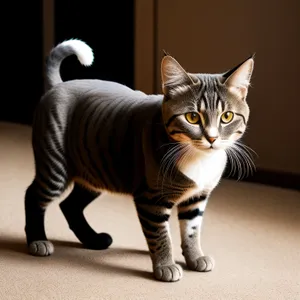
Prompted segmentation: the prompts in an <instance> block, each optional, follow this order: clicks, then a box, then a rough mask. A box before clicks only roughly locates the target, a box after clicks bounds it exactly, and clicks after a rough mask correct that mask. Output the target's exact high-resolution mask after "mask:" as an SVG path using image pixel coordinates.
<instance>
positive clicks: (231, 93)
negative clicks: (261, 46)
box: [161, 55, 254, 151]
mask: <svg viewBox="0 0 300 300" xmlns="http://www.w3.org/2000/svg"><path fill="white" fill-rule="evenodd" d="M253 67H254V60H253V57H250V58H248V59H246V60H245V61H244V62H242V63H241V64H239V65H238V66H236V67H234V68H233V69H231V70H230V71H227V72H225V73H222V74H195V73H188V72H186V71H185V70H184V69H183V68H182V66H181V65H180V64H179V63H178V62H177V61H176V60H175V59H174V58H173V57H171V56H170V55H165V56H164V58H163V59H162V63H161V76H162V89H163V93H164V101H163V108H162V112H163V119H164V122H165V127H166V131H167V133H168V134H169V136H170V137H171V138H172V139H173V140H175V141H177V142H181V143H189V144H192V145H193V146H194V147H195V148H197V149H199V150H203V151H214V150H218V149H227V148H228V147H230V146H232V145H233V144H234V143H235V141H237V140H238V139H240V138H241V137H242V136H243V134H244V132H245V130H246V126H247V122H248V118H249V113H250V110H249V107H248V104H247V102H246V97H247V93H248V87H249V84H250V78H251V75H252V71H253Z"/></svg>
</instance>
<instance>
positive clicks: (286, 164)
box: [156, 0, 300, 173]
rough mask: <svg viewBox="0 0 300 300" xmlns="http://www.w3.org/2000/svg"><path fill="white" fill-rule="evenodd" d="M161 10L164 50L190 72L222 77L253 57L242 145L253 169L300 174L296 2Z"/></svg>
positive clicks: (197, 4)
mask: <svg viewBox="0 0 300 300" xmlns="http://www.w3.org/2000/svg"><path fill="white" fill-rule="evenodd" d="M157 2H158V24H157V26H158V45H157V64H156V72H157V74H156V76H157V84H156V86H157V92H160V91H161V88H160V74H159V63H160V59H161V57H162V52H161V51H162V49H165V50H166V51H168V52H169V53H170V54H171V55H174V56H175V57H176V58H177V59H178V60H179V62H180V63H181V64H182V65H183V66H184V67H185V68H187V69H188V70H189V71H191V72H219V71H223V70H224V71H225V70H227V69H228V68H230V67H232V66H234V65H235V64H237V63H239V62H240V61H241V60H243V59H245V58H246V57H247V56H248V55H249V54H251V53H252V52H256V59H255V61H256V64H255V71H254V75H253V81H252V84H253V87H252V89H251V90H250V93H249V96H248V102H249V104H250V107H251V116H250V122H249V130H248V133H247V135H246V137H245V141H246V142H247V144H248V145H249V146H251V147H252V148H253V149H254V150H255V151H256V152H257V153H258V155H259V159H258V160H256V164H257V166H258V167H262V168H266V169H270V170H275V171H289V172H296V173H300V125H299V124H300V89H299V87H300V58H299V57H300V16H299V12H300V1H299V0H284V1H283V0H280V1H276V0H268V1H261V0H252V1H241V0H240V1H222V0H215V1H199V0H187V1H174V0H163V1H157Z"/></svg>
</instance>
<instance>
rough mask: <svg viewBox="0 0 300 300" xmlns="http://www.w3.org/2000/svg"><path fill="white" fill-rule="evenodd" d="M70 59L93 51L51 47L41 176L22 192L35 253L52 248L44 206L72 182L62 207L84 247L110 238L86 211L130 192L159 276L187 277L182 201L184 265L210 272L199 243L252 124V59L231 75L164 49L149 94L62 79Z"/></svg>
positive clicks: (38, 163) (85, 59) (37, 153)
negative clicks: (178, 256)
mask: <svg viewBox="0 0 300 300" xmlns="http://www.w3.org/2000/svg"><path fill="white" fill-rule="evenodd" d="M70 55H76V56H77V58H78V60H79V61H80V63H81V64H82V65H84V66H90V65H91V64H92V62H93V59H94V55H93V50H92V49H91V48H90V47H89V46H88V45H87V44H86V43H85V42H83V41H81V40H78V39H71V40H66V41H64V42H62V43H60V44H58V45H57V46H56V47H54V48H53V49H52V50H51V51H50V54H49V57H48V60H47V69H46V73H47V79H48V85H49V88H48V90H47V91H46V92H45V94H44V95H43V96H42V97H41V100H40V102H39V103H38V105H37V107H36V110H35V115H34V121H33V125H32V148H33V153H34V161H35V176H34V179H33V180H32V182H31V184H30V185H29V187H28V188H27V189H26V193H25V214H26V225H25V233H26V240H27V245H28V251H29V253H30V254H31V255H36V256H48V255H51V254H52V253H53V251H54V247H53V244H52V243H51V242H50V241H48V239H47V237H46V233H45V228H44V216H45V211H46V208H47V206H48V204H49V203H50V202H52V201H53V200H54V199H57V198H59V197H61V195H62V194H63V193H64V192H65V191H66V189H67V188H68V187H69V186H70V185H72V184H73V189H72V191H71V192H70V194H69V195H68V196H67V197H66V198H65V199H64V200H63V201H62V202H61V203H60V208H61V210H62V212H63V214H64V216H65V218H66V220H67V222H68V225H69V227H70V229H71V230H72V231H73V232H74V234H75V235H76V237H77V238H78V239H79V240H80V241H81V242H82V243H83V245H84V246H85V247H86V248H90V249H106V248H108V247H109V246H110V245H111V243H112V238H111V236H110V235H109V234H107V233H96V232H95V231H94V230H93V229H92V228H91V227H90V226H89V224H88V222H87V221H86V219H85V217H84V214H83V210H84V209H85V207H86V206H87V205H88V204H89V203H91V202H92V201H93V200H94V199H96V198H97V197H98V196H99V195H100V193H101V191H110V192H113V193H122V194H129V195H131V196H132V197H133V200H134V203H135V207H136V211H137V215H138V218H139V221H140V224H141V228H142V230H143V233H144V236H145V238H146V240H147V244H148V248H149V255H150V257H151V261H152V267H153V275H154V277H155V278H156V279H157V280H160V281H165V282H173V281H178V280H180V279H181V278H182V275H183V271H182V268H181V266H180V265H178V264H176V263H175V262H174V258H173V255H172V242H171V237H170V229H169V223H168V220H169V217H170V213H171V210H172V208H174V207H175V206H176V207H177V209H178V219H179V222H180V234H181V241H182V242H181V247H182V254H183V255H184V258H185V261H186V264H187V267H188V268H189V269H191V270H194V271H198V272H207V271H211V270H212V269H213V267H214V259H213V258H212V257H210V256H207V255H204V254H203V252H202V249H201V244H200V231H201V223H202V218H203V213H204V210H205V207H206V204H207V201H208V198H209V197H210V195H211V193H212V191H213V190H214V188H215V187H216V186H217V185H218V183H219V182H220V179H221V177H222V174H223V172H224V169H225V167H226V164H227V160H228V156H227V153H228V151H229V150H230V149H231V150H233V149H234V147H235V145H236V143H238V140H239V139H240V138H241V137H242V136H243V134H244V132H245V130H246V127H247V122H248V119H249V113H250V109H249V106H248V104H247V102H246V97H247V94H248V88H249V85H250V79H251V75H252V72H253V67H254V57H253V56H251V57H249V58H247V59H246V60H245V61H243V62H242V63H240V64H239V65H238V66H236V67H234V68H233V69H231V70H229V71H227V72H223V73H220V74H196V73H188V72H187V71H185V70H184V69H183V67H182V66H181V65H180V64H179V63H178V61H177V60H175V58H174V57H172V56H171V55H169V54H166V53H165V55H164V56H163V58H162V61H161V80H162V92H163V93H162V94H158V95H147V94H145V93H143V92H141V91H135V90H132V89H130V88H129V87H127V86H125V85H122V84H119V83H116V82H111V81H103V80H92V79H89V80H70V81H66V82H63V81H62V79H61V76H60V65H61V63H62V61H63V60H64V59H65V58H66V57H68V56H70ZM232 157H234V156H232Z"/></svg>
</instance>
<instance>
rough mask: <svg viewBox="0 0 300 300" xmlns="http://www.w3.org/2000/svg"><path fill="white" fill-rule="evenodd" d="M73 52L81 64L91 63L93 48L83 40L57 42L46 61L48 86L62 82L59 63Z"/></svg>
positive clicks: (87, 64)
mask: <svg viewBox="0 0 300 300" xmlns="http://www.w3.org/2000/svg"><path fill="white" fill-rule="evenodd" d="M73 54H75V55H76V56H77V58H78V60H79V61H80V63H81V64H82V65H83V66H90V65H91V64H92V63H93V60H94V54H93V50H92V49H91V48H90V47H89V46H88V45H87V44H86V43H85V42H83V41H80V40H78V39H70V40H67V41H64V42H62V43H60V44H58V45H57V46H56V47H54V48H53V49H52V50H51V52H50V55H49V57H48V59H47V63H46V75H47V79H48V87H49V88H51V87H53V86H55V85H56V84H58V83H61V82H62V79H61V76H60V65H61V63H62V61H63V60H64V59H65V58H66V57H68V56H70V55H73Z"/></svg>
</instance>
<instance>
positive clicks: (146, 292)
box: [0, 123, 300, 300]
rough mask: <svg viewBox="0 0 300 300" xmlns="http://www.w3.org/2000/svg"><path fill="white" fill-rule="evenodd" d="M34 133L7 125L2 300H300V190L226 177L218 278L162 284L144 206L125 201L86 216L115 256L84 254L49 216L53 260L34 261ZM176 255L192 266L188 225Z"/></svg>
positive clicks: (213, 217) (215, 207)
mask: <svg viewBox="0 0 300 300" xmlns="http://www.w3.org/2000/svg"><path fill="white" fill-rule="evenodd" d="M32 176H33V156H32V152H31V146H30V129H29V128H28V127H24V126H20V125H13V124H7V123H0V299H1V300H8V299H17V300H27V299H30V300H36V299H39V300H42V299H55V300H56V299H61V300H68V299H74V300H75V299H79V300H85V299H101V300H102V299H103V300H106V299H107V300H108V299H132V300H135V299H160V300H163V299H191V300H192V299H197V300H199V299H205V300H212V299H213V300H248V299H249V300H254V299H255V300H299V299H300V193H299V192H296V191H289V190H283V189H277V188H274V187H267V186H262V185H255V184H250V183H242V182H235V181H230V180H223V181H222V183H221V184H220V185H219V186H218V188H217V189H216V190H215V192H214V193H213V195H212V197H211V199H210V202H209V204H208V207H207V211H206V215H205V221H204V228H203V235H202V237H203V238H202V240H203V248H204V251H205V252H206V253H207V254H211V255H213V256H214V258H215V260H216V268H215V269H214V271H213V272H210V273H196V272H191V271H187V270H185V271H184V277H183V279H182V280H181V281H180V282H176V283H161V282H157V281H155V280H153V278H152V274H151V264H150V258H149V256H148V254H147V248H146V243H145V240H144V237H143V235H142V232H141V229H140V225H139V223H138V219H137V216H136V214H135V210H134V206H133V203H132V201H131V200H130V198H126V197H123V196H114V197H112V196H108V195H103V196H101V197H99V198H98V199H97V200H96V201H95V202H94V203H92V204H90V206H89V207H87V209H86V215H87V217H88V220H89V222H90V224H91V225H92V226H93V227H94V229H95V230H97V231H106V232H109V233H110V234H111V235H112V236H113V238H114V243H113V245H112V247H111V248H110V249H109V250H105V251H100V252H99V251H92V250H86V249H83V248H81V245H80V244H79V243H78V242H77V240H76V238H75V237H74V236H73V233H72V232H71V231H70V230H69V229H68V226H67V223H66V221H65V219H64V218H63V216H62V213H61V212H60V210H59V207H58V202H55V203H53V204H52V205H51V206H50V207H49V209H48V212H47V217H46V229H47V233H48V237H49V239H51V240H52V241H54V245H55V246H56V251H55V253H54V255H53V256H51V257H47V258H37V257H33V256H30V255H28V254H27V252H26V247H25V236H24V206H23V205H24V204H23V203H24V201H23V198H24V190H25V189H26V187H27V185H28V184H29V183H30V181H31V180H32ZM171 226H172V232H173V242H174V246H175V250H174V253H175V255H176V259H177V261H178V262H181V263H183V257H182V256H181V250H180V239H179V230H178V223H177V221H176V218H175V215H174V216H173V218H172V222H171Z"/></svg>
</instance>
